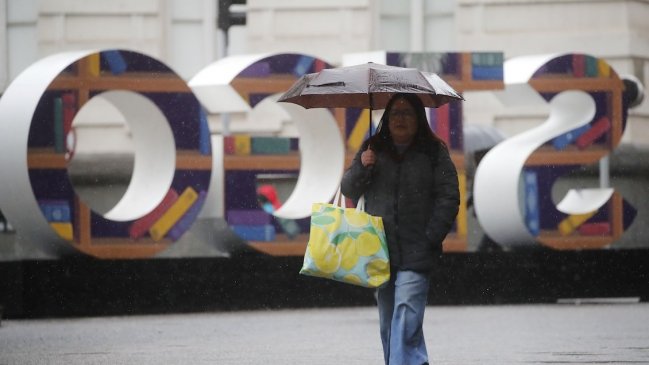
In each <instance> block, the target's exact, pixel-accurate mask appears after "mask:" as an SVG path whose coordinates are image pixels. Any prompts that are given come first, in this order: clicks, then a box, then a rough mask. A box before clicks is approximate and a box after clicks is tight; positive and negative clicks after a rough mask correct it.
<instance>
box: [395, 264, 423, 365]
mask: <svg viewBox="0 0 649 365" xmlns="http://www.w3.org/2000/svg"><path fill="white" fill-rule="evenodd" d="M428 287H429V277H428V275H427V274H422V273H418V272H414V271H398V272H397V275H396V278H395V281H394V290H393V291H392V293H393V295H394V302H393V303H394V307H393V314H392V324H391V327H390V331H389V334H390V336H389V343H390V350H389V362H388V363H389V364H390V365H393V364H394V365H420V364H425V363H427V362H428V353H427V351H426V342H425V340H424V332H423V322H424V311H425V309H426V302H427V299H428Z"/></svg>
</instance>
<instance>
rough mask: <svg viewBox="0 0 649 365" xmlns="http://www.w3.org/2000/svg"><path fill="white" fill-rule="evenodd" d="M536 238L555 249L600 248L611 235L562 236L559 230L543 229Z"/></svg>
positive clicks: (608, 241) (611, 238) (604, 245)
mask: <svg viewBox="0 0 649 365" xmlns="http://www.w3.org/2000/svg"><path fill="white" fill-rule="evenodd" d="M537 239H538V240H539V241H541V243H542V244H543V245H545V246H547V247H550V248H553V249H555V250H591V249H601V248H604V247H606V246H608V245H610V244H611V243H612V242H613V241H614V239H613V237H612V236H608V235H606V236H578V235H569V236H562V235H561V234H559V232H554V231H543V232H541V234H540V235H539V236H537Z"/></svg>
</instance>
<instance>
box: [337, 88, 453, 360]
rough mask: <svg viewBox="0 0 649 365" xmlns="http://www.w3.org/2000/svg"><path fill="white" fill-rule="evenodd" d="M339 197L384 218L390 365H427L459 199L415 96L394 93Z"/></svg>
mask: <svg viewBox="0 0 649 365" xmlns="http://www.w3.org/2000/svg"><path fill="white" fill-rule="evenodd" d="M341 190H342V193H343V194H344V195H345V196H347V197H350V198H352V199H358V198H360V196H361V195H365V210H366V212H367V213H369V214H372V215H375V216H380V217H382V218H383V224H384V227H385V232H386V238H387V242H388V248H389V252H390V265H391V267H390V269H391V274H392V275H391V278H390V281H389V282H388V283H386V284H385V285H384V286H382V287H381V288H379V289H378V293H377V294H378V296H377V297H378V307H379V319H380V333H381V341H382V344H383V354H384V358H385V364H386V365H421V364H428V354H427V351H426V343H425V340H424V334H423V328H422V325H423V319H424V310H425V308H426V301H427V297H428V287H429V284H430V281H429V280H430V279H429V275H430V271H431V269H432V268H433V265H434V264H435V259H436V258H438V257H439V256H440V255H441V252H442V241H443V240H444V238H445V237H446V235H447V234H448V232H449V230H450V229H451V227H452V225H453V222H454V220H455V217H456V215H457V212H458V207H459V203H460V198H459V191H458V179H457V171H456V170H455V166H454V165H453V162H452V161H451V158H450V156H449V152H448V148H447V147H446V145H445V144H444V142H443V141H442V140H440V139H439V138H438V137H437V136H435V134H434V133H433V132H432V130H431V129H430V127H429V126H428V122H427V119H426V112H425V109H424V106H423V104H422V102H421V101H420V99H419V98H418V97H417V96H416V95H413V94H396V95H395V96H393V97H392V99H391V100H390V101H389V102H388V104H387V106H386V108H385V112H384V114H383V117H382V118H381V123H380V126H379V130H378V132H377V133H376V135H374V136H373V137H372V138H370V139H368V140H366V141H365V142H364V143H363V145H362V146H361V148H360V149H359V151H358V153H357V154H356V156H355V158H354V160H353V161H352V163H351V165H350V167H349V169H348V170H347V171H346V172H345V174H344V176H343V180H342V185H341Z"/></svg>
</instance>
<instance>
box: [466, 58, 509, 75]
mask: <svg viewBox="0 0 649 365" xmlns="http://www.w3.org/2000/svg"><path fill="white" fill-rule="evenodd" d="M503 63H504V57H503V54H502V53H500V52H475V53H472V54H471V77H472V78H473V79H474V80H502V79H503Z"/></svg>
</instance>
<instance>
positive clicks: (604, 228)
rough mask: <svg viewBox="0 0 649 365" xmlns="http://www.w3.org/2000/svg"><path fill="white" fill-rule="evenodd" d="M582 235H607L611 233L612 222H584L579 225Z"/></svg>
mask: <svg viewBox="0 0 649 365" xmlns="http://www.w3.org/2000/svg"><path fill="white" fill-rule="evenodd" d="M579 233H580V234H581V235H582V236H605V235H609V234H611V224H610V223H608V222H594V223H584V224H582V225H581V226H579Z"/></svg>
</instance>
